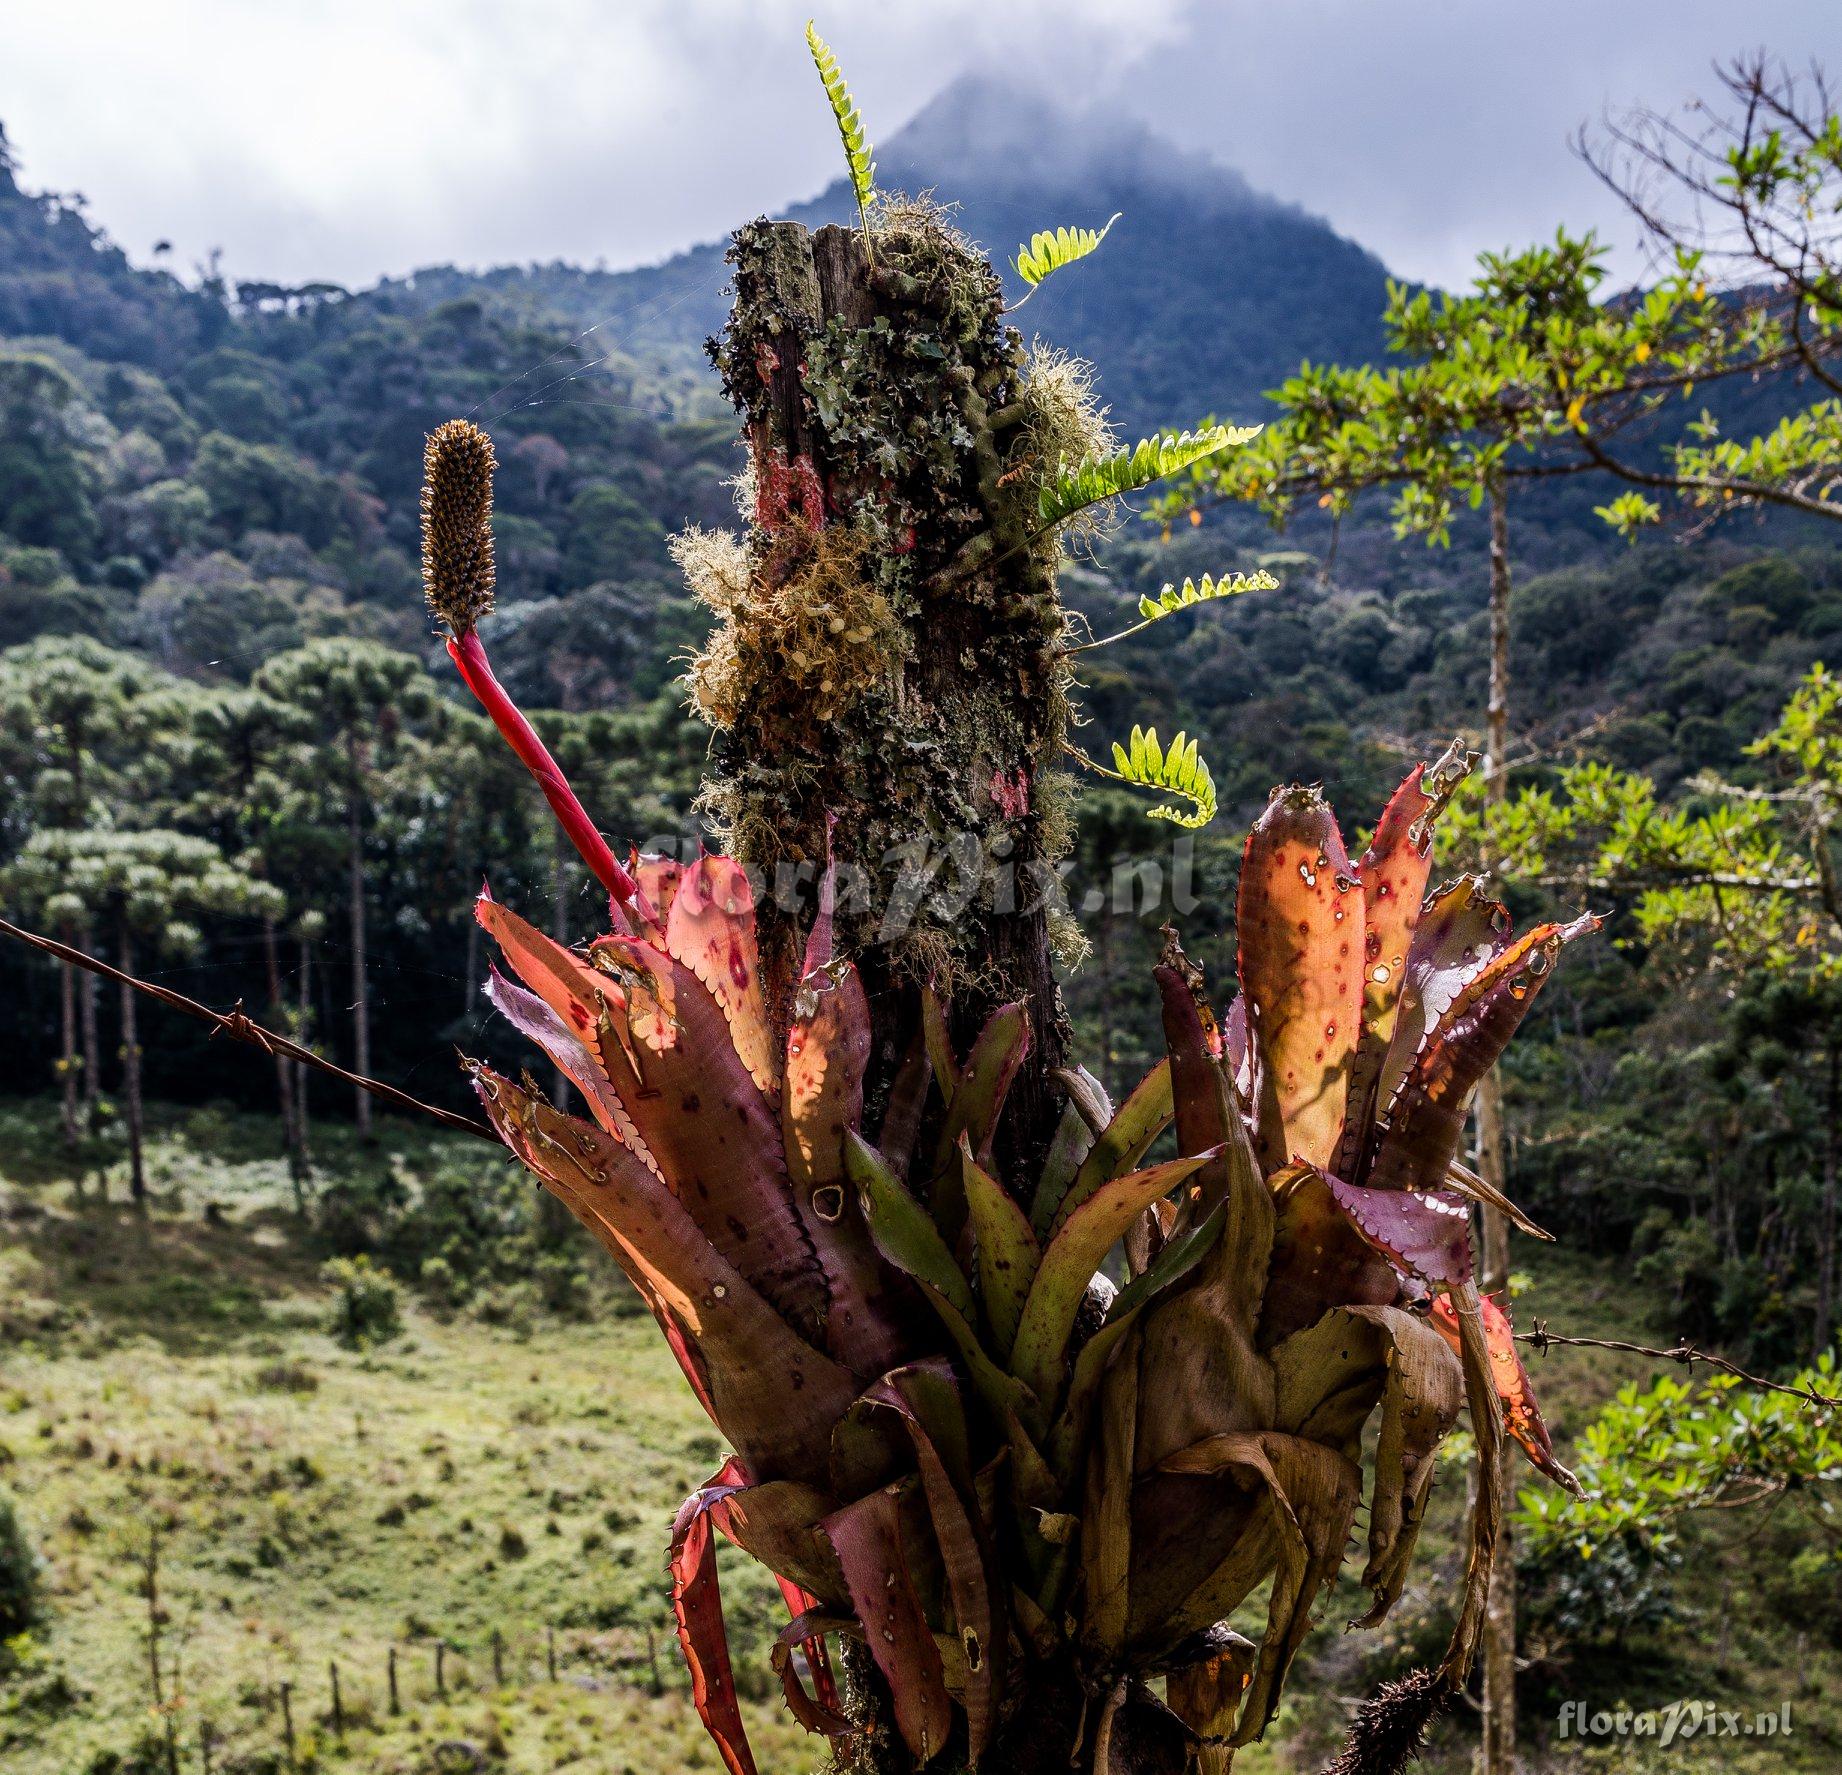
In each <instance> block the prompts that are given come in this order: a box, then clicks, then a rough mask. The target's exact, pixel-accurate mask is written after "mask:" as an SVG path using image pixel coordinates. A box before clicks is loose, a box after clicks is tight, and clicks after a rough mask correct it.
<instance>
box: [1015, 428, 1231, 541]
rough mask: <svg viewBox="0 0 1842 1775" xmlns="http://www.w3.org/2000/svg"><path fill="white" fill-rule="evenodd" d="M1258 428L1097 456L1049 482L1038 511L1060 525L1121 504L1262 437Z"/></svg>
mask: <svg viewBox="0 0 1842 1775" xmlns="http://www.w3.org/2000/svg"><path fill="white" fill-rule="evenodd" d="M1259 431H1260V427H1259V426H1257V425H1208V426H1204V427H1203V429H1202V430H1201V431H1186V432H1179V433H1178V434H1177V435H1176V436H1174V437H1172V436H1169V435H1166V436H1163V437H1156V438H1143V439H1141V440H1140V441H1139V442H1138V443H1137V444H1135V445H1133V447H1132V448H1131V449H1130V450H1121V451H1120V452H1119V454H1118V455H1116V456H1094V457H1089V458H1088V460H1087V461H1085V462H1082V463H1079V464H1077V465H1076V466H1075V467H1074V468H1072V469H1071V468H1067V467H1063V468H1061V469H1058V471H1057V472H1056V473H1055V474H1054V475H1053V476H1052V477H1051V478H1050V479H1049V480H1047V481H1045V482H1044V483H1043V486H1042V490H1041V492H1040V493H1038V495H1037V501H1036V504H1037V511H1038V514H1039V515H1040V516H1041V518H1042V521H1043V522H1044V523H1045V524H1059V523H1060V522H1061V521H1062V520H1063V519H1064V518H1071V517H1073V516H1074V514H1075V513H1076V512H1078V511H1082V510H1085V509H1086V508H1087V507H1088V506H1090V505H1098V504H1099V503H1100V502H1101V501H1102V500H1103V499H1117V498H1118V497H1119V496H1120V495H1121V494H1122V493H1134V492H1137V490H1138V489H1139V488H1140V487H1149V486H1150V485H1151V483H1152V482H1153V481H1161V480H1163V479H1164V477H1165V476H1166V475H1175V474H1181V473H1182V472H1183V470H1185V469H1186V468H1188V467H1189V466H1190V465H1191V464H1192V463H1195V462H1200V461H1201V460H1202V459H1203V458H1204V457H1205V456H1213V455H1214V454H1215V452H1216V451H1217V450H1225V449H1227V448H1228V447H1229V445H1231V444H1244V443H1246V442H1247V441H1248V439H1249V438H1252V437H1256V436H1258V434H1259Z"/></svg>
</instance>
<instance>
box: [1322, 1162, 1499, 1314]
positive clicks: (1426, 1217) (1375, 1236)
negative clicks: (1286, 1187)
mask: <svg viewBox="0 0 1842 1775" xmlns="http://www.w3.org/2000/svg"><path fill="white" fill-rule="evenodd" d="M1324 1181H1325V1183H1326V1184H1327V1185H1328V1186H1329V1188H1330V1193H1331V1196H1332V1198H1333V1199H1334V1200H1335V1201H1336V1204H1337V1206H1338V1207H1339V1208H1341V1209H1342V1210H1343V1212H1344V1213H1345V1214H1346V1215H1348V1216H1349V1219H1350V1224H1351V1225H1353V1226H1354V1227H1355V1228H1356V1230H1357V1231H1358V1232H1359V1233H1361V1234H1362V1236H1363V1237H1364V1238H1365V1239H1367V1240H1368V1242H1369V1243H1370V1244H1371V1245H1373V1246H1374V1247H1375V1249H1376V1250H1377V1251H1379V1252H1380V1253H1381V1254H1382V1255H1383V1256H1384V1257H1386V1258H1387V1259H1388V1261H1389V1262H1390V1263H1392V1264H1394V1265H1395V1266H1396V1267H1397V1268H1399V1269H1402V1270H1405V1271H1407V1272H1408V1274H1409V1275H1412V1276H1417V1277H1418V1278H1419V1279H1420V1280H1421V1281H1422V1282H1424V1283H1426V1284H1427V1285H1428V1286H1429V1287H1433V1288H1460V1287H1463V1286H1464V1284H1465V1283H1466V1282H1468V1281H1470V1280H1471V1205H1470V1204H1469V1203H1468V1202H1467V1201H1466V1200H1465V1198H1464V1197H1463V1196H1461V1195H1458V1194H1456V1193H1454V1192H1453V1191H1450V1190H1417V1189H1364V1188H1363V1187H1362V1186H1361V1185H1360V1184H1354V1183H1345V1182H1344V1181H1343V1179H1342V1178H1340V1177H1330V1176H1326V1177H1325V1179H1324Z"/></svg>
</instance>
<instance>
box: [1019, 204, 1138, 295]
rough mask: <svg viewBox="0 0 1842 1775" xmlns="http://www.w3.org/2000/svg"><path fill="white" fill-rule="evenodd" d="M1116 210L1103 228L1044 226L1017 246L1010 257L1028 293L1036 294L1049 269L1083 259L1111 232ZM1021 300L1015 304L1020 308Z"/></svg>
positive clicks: (1118, 213)
mask: <svg viewBox="0 0 1842 1775" xmlns="http://www.w3.org/2000/svg"><path fill="white" fill-rule="evenodd" d="M1120 213H1121V212H1119V211H1117V210H1115V211H1114V212H1113V214H1112V215H1111V216H1109V217H1108V218H1107V224H1106V226H1105V227H1104V228H1098V229H1096V228H1058V229H1056V230H1055V231H1054V233H1050V232H1048V231H1047V230H1044V231H1043V232H1042V233H1040V234H1032V235H1031V236H1030V240H1029V244H1028V245H1027V246H1021V247H1019V248H1018V249H1017V257H1016V259H1015V260H1014V261H1013V263H1014V264H1015V265H1016V267H1017V275H1018V276H1019V277H1020V278H1022V279H1023V281H1024V282H1025V283H1027V284H1028V285H1029V286H1030V295H1031V296H1033V295H1035V294H1036V286H1037V285H1038V284H1040V283H1041V282H1042V281H1043V279H1044V278H1045V277H1047V276H1048V275H1049V274H1050V273H1051V272H1052V271H1060V270H1061V269H1062V267H1063V266H1064V265H1072V264H1073V263H1074V262H1075V260H1077V259H1085V258H1086V257H1087V255H1088V254H1089V253H1091V252H1092V251H1093V250H1094V248H1095V247H1097V246H1099V244H1100V243H1101V242H1102V241H1103V240H1105V239H1106V237H1107V236H1108V235H1109V234H1110V233H1112V231H1113V224H1114V223H1115V222H1117V221H1118V220H1119V217H1120ZM1029 299H1030V296H1025V297H1024V299H1023V302H1027V301H1029ZM1023 302H1019V303H1018V304H1017V306H1018V307H1019V308H1021V307H1022V306H1023Z"/></svg>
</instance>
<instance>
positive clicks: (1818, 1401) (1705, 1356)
mask: <svg viewBox="0 0 1842 1775" xmlns="http://www.w3.org/2000/svg"><path fill="white" fill-rule="evenodd" d="M1516 1342H1517V1343H1519V1344H1530V1345H1532V1346H1533V1347H1534V1348H1535V1349H1537V1350H1543V1351H1545V1350H1548V1349H1550V1348H1552V1347H1553V1346H1555V1345H1557V1344H1564V1345H1566V1346H1567V1347H1568V1348H1570V1349H1579V1350H1620V1351H1623V1352H1624V1353H1625V1354H1627V1355H1631V1356H1650V1357H1653V1358H1654V1359H1655V1360H1656V1361H1658V1362H1678V1363H1680V1364H1681V1365H1682V1366H1683V1367H1684V1368H1692V1367H1693V1366H1694V1365H1695V1364H1696V1363H1697V1362H1700V1363H1702V1364H1704V1365H1705V1366H1707V1367H1709V1368H1717V1369H1719V1370H1720V1371H1721V1372H1722V1373H1723V1374H1730V1375H1732V1376H1733V1377H1734V1379H1736V1380H1739V1381H1744V1382H1745V1384H1746V1385H1747V1386H1749V1387H1758V1388H1759V1389H1760V1390H1761V1391H1762V1392H1766V1393H1784V1394H1787V1395H1789V1396H1790V1397H1791V1398H1793V1399H1802V1400H1804V1401H1805V1402H1806V1403H1807V1404H1810V1405H1816V1406H1821V1407H1822V1408H1823V1409H1824V1410H1825V1411H1835V1410H1836V1409H1838V1408H1839V1407H1842V1396H1838V1395H1835V1394H1831V1393H1818V1392H1815V1391H1813V1390H1812V1389H1811V1388H1809V1387H1794V1386H1791V1385H1790V1384H1788V1383H1787V1382H1785V1381H1768V1380H1767V1379H1766V1378H1765V1377H1764V1376H1763V1375H1758V1374H1748V1373H1747V1371H1746V1370H1745V1369H1743V1368H1742V1367H1740V1365H1739V1364H1738V1363H1737V1362H1730V1361H1728V1360H1727V1358H1726V1357H1725V1356H1716V1355H1714V1354H1713V1353H1712V1352H1710V1351H1708V1350H1704V1349H1701V1348H1699V1347H1698V1346H1697V1345H1695V1344H1692V1343H1689V1342H1687V1341H1686V1340H1684V1341H1683V1342H1681V1343H1678V1344H1675V1345H1673V1346H1672V1347H1671V1348H1669V1349H1667V1350H1659V1349H1655V1348H1653V1347H1652V1346H1650V1345H1648V1344H1628V1343H1625V1342H1623V1341H1621V1340H1620V1339H1618V1338H1610V1337H1563V1336H1562V1335H1561V1334H1560V1333H1559V1332H1558V1331H1550V1330H1549V1329H1548V1327H1547V1326H1546V1325H1545V1324H1544V1323H1543V1322H1542V1321H1541V1320H1540V1319H1537V1320H1535V1321H1534V1322H1533V1329H1532V1330H1529V1331H1519V1332H1517V1333H1516Z"/></svg>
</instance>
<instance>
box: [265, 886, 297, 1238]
mask: <svg viewBox="0 0 1842 1775" xmlns="http://www.w3.org/2000/svg"><path fill="white" fill-rule="evenodd" d="M262 955H263V960H264V962H265V963H266V965H267V967H268V974H269V1014H270V1016H271V1017H272V1018H273V1020H274V1021H275V1023H276V1024H277V1025H279V1026H282V1027H285V1026H286V1024H287V1021H288V1016H287V1007H286V1006H285V1005H284V1004H283V1002H282V986H281V943H280V939H279V937H278V936H277V934H276V930H275V921H274V919H272V918H265V919H264V920H263V921H262ZM296 1070H297V1067H296V1063H295V1062H294V1061H292V1060H290V1059H289V1058H288V1057H287V1056H286V1055H285V1054H277V1055H276V1056H275V1089H276V1093H277V1095H278V1096H279V1097H280V1098H281V1129H282V1141H283V1144H284V1145H285V1146H286V1148H287V1152H288V1180H289V1182H290V1183H292V1184H293V1186H294V1212H295V1215H296V1217H297V1218H300V1217H304V1216H305V1215H306V1212H307V1153H306V1143H305V1142H304V1141H303V1139H302V1138H301V1128H300V1119H299V1117H298V1115H297V1113H296V1110H295V1104H294V1083H295V1080H294V1075H295V1072H296Z"/></svg>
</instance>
